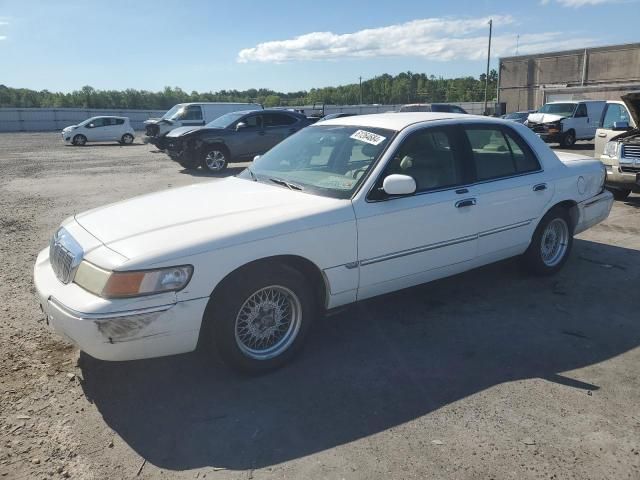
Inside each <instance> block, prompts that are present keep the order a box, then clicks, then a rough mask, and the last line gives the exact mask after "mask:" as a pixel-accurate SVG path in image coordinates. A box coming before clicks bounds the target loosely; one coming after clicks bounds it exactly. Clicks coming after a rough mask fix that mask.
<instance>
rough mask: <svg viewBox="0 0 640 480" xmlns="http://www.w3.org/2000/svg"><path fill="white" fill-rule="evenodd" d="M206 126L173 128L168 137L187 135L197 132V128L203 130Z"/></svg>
mask: <svg viewBox="0 0 640 480" xmlns="http://www.w3.org/2000/svg"><path fill="white" fill-rule="evenodd" d="M203 128H204V127H178V128H174V129H173V130H171V131H170V132H169V133H167V135H166V136H167V137H180V136H182V135H186V134H187V133H191V132H195V131H197V130H202V129H203Z"/></svg>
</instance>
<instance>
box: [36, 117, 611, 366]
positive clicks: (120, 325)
mask: <svg viewBox="0 0 640 480" xmlns="http://www.w3.org/2000/svg"><path fill="white" fill-rule="evenodd" d="M559 157H560V158H559ZM604 180H605V171H604V166H603V165H602V164H601V163H600V162H599V161H598V160H595V159H593V158H590V157H581V156H579V155H575V154H567V153H558V154H557V155H556V153H554V152H553V151H552V150H551V149H550V148H549V147H548V146H547V145H545V143H544V142H543V141H542V140H541V139H540V138H539V137H537V136H536V134H535V133H533V132H532V131H531V130H530V129H528V128H527V127H525V126H523V125H520V124H517V123H514V122H510V121H505V120H497V119H491V118H487V117H478V116H473V115H461V114H455V113H389V114H379V115H360V116H353V117H345V118H338V119H334V120H326V121H323V122H319V123H317V124H315V125H311V126H309V127H306V128H304V129H302V130H301V131H299V132H298V133H296V134H294V135H292V136H290V137H288V138H287V139H285V140H284V141H283V142H281V143H280V144H278V145H276V146H275V147H274V148H272V149H271V150H269V151H268V152H267V153H265V154H264V155H262V156H261V157H260V158H259V159H257V160H255V161H254V162H253V164H252V165H251V166H250V167H249V168H247V169H246V170H244V171H243V172H242V173H240V174H239V175H238V176H237V177H228V178H225V179H223V180H218V181H215V182H210V183H200V184H196V185H191V186H188V187H183V188H172V189H170V190H166V191H164V192H159V193H155V194H150V195H144V196H142V197H138V198H135V199H132V200H128V201H121V202H118V203H115V204H113V205H109V206H105V207H102V208H96V209H94V210H90V211H88V212H84V213H79V214H77V215H74V216H73V217H71V218H68V219H67V220H66V221H64V222H63V223H62V226H61V227H60V228H59V229H58V230H57V231H56V233H55V234H54V235H53V238H52V239H51V243H50V246H49V247H48V248H46V249H44V250H42V251H41V252H40V254H39V255H38V258H37V260H36V264H35V271H34V277H35V285H36V290H37V292H38V297H39V301H40V305H41V307H42V309H43V311H44V313H45V318H46V319H47V323H48V324H49V325H52V326H53V328H54V329H55V330H56V331H58V332H59V333H60V334H62V335H64V336H65V337H67V338H69V339H71V341H73V342H74V343H76V344H77V345H79V346H80V348H81V349H83V350H84V351H86V352H87V353H89V354H90V355H92V356H94V357H97V358H101V359H105V360H131V359H136V358H145V357H156V356H161V355H170V354H176V353H183V352H188V351H192V350H194V349H195V348H196V346H197V345H202V346H206V345H209V344H210V345H212V346H214V347H216V348H217V350H218V351H219V352H220V354H221V356H222V358H223V359H224V360H225V361H226V362H227V363H228V364H230V365H232V366H234V367H237V368H239V369H241V370H245V371H252V372H256V371H264V370H268V369H271V368H274V367H277V366H279V365H281V364H282V363H283V362H284V361H286V360H288V359H289V358H290V357H291V356H292V355H293V354H294V353H295V352H296V351H297V350H299V348H300V347H301V345H302V343H303V340H304V337H305V336H306V333H307V332H308V331H309V326H310V324H311V323H312V322H313V319H314V317H315V316H316V314H317V312H318V311H320V312H322V311H325V310H329V309H333V308H336V307H340V306H342V305H346V304H349V303H353V302H356V301H359V300H363V299H366V298H369V297H373V296H375V295H381V294H384V293H387V292H392V291H394V290H399V289H402V288H406V287H410V286H412V285H416V284H419V283H424V282H428V281H431V280H435V279H438V278H442V277H446V276H449V275H454V274H457V273H460V272H463V271H465V270H469V269H471V268H475V267H478V266H481V265H485V264H488V263H491V262H496V261H498V260H502V259H504V258H508V257H513V256H522V258H523V260H524V263H525V264H526V265H527V266H528V267H529V269H530V270H531V271H532V272H534V273H537V274H543V275H544V274H547V275H548V274H553V273H555V272H557V271H558V270H559V269H560V268H561V267H562V266H563V264H564V263H565V262H566V260H567V258H568V256H569V253H570V251H571V246H572V243H573V235H574V234H576V233H579V232H582V231H583V230H586V229H587V228H589V227H591V226H593V225H595V224H596V223H598V222H600V221H602V220H603V219H605V218H606V217H607V215H608V214H609V211H610V209H611V205H612V203H613V196H612V194H611V193H610V192H609V191H607V190H605V189H604Z"/></svg>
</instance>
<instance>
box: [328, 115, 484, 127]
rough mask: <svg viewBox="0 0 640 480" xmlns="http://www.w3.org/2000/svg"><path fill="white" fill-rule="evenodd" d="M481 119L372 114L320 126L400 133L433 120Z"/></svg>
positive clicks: (334, 119) (331, 120) (336, 119)
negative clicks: (416, 124)
mask: <svg viewBox="0 0 640 480" xmlns="http://www.w3.org/2000/svg"><path fill="white" fill-rule="evenodd" d="M454 118H460V119H465V120H468V119H472V118H476V119H483V120H486V119H487V117H482V116H480V115H467V114H464V113H449V112H390V113H372V114H369V115H355V116H352V117H341V118H332V119H329V120H323V121H322V126H323V127H326V126H328V125H343V126H351V125H353V126H358V127H370V128H386V129H388V130H396V131H400V130H402V129H404V128H406V127H408V126H409V125H413V124H414V123H420V122H428V121H434V120H446V119H454Z"/></svg>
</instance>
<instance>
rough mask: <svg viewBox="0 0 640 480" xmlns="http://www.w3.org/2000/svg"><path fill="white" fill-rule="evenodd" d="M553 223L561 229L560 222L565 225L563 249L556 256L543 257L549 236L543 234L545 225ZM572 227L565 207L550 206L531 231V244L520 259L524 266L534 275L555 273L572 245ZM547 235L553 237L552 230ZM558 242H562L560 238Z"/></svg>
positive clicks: (547, 246) (562, 264)
mask: <svg viewBox="0 0 640 480" xmlns="http://www.w3.org/2000/svg"><path fill="white" fill-rule="evenodd" d="M552 222H555V223H554V228H553V229H554V230H555V227H558V228H559V229H562V228H563V227H562V226H561V224H564V225H565V227H566V239H564V241H565V242H566V243H565V244H564V245H565V247H564V249H562V248H561V249H560V250H562V251H561V252H560V251H559V252H558V256H557V257H552V258H551V259H549V258H546V259H545V258H544V254H545V252H547V251H548V248H549V244H550V243H552V242H549V240H551V238H549V236H547V235H545V233H546V231H547V227H549V225H550V224H552ZM573 228H574V225H573V223H572V221H571V217H570V215H569V212H568V211H567V209H566V208H561V207H556V208H552V209H551V210H550V211H548V212H547V213H546V214H545V216H544V217H542V220H540V223H539V224H538V227H537V228H536V231H535V232H534V233H533V238H532V239H531V244H530V245H529V248H528V249H527V251H526V252H525V253H524V254H523V256H522V260H523V263H524V265H525V267H526V268H527V269H528V270H529V271H530V272H531V273H533V274H536V275H553V274H555V273H557V272H558V271H559V270H560V269H561V268H562V267H563V266H564V264H565V262H566V261H567V259H568V258H569V255H570V254H571V248H572V247H573ZM548 235H550V236H552V237H553V232H551V233H549V234H548ZM543 242H545V246H544V248H543ZM560 243H562V239H560Z"/></svg>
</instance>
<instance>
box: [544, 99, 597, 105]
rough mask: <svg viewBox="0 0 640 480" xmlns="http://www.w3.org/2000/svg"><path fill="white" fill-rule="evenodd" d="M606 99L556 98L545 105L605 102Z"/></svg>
mask: <svg viewBox="0 0 640 480" xmlns="http://www.w3.org/2000/svg"><path fill="white" fill-rule="evenodd" d="M604 102H605V101H604V100H556V101H554V102H547V103H545V105H550V104H554V103H575V104H578V103H604Z"/></svg>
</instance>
